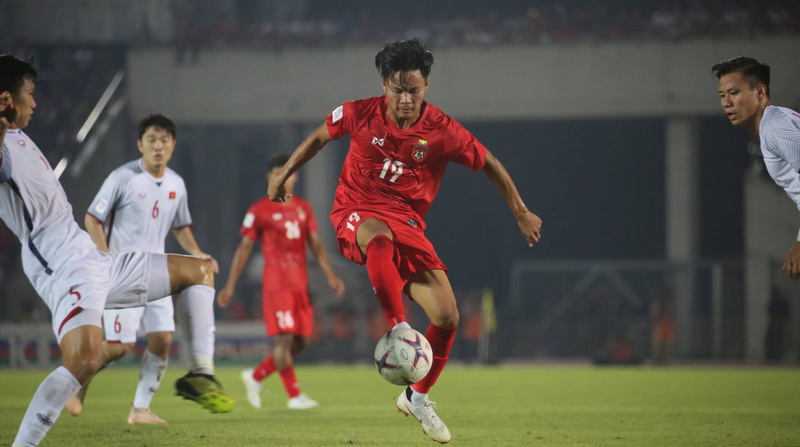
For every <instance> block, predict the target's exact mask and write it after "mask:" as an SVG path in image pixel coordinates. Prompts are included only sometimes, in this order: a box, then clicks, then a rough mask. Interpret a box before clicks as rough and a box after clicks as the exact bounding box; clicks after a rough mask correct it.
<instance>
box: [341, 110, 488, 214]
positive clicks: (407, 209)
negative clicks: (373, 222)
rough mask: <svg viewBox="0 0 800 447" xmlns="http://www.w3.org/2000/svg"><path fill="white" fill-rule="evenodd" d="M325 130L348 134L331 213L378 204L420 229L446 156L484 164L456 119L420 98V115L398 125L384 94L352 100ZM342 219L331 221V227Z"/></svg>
mask: <svg viewBox="0 0 800 447" xmlns="http://www.w3.org/2000/svg"><path fill="white" fill-rule="evenodd" d="M327 125H328V134H330V136H331V138H333V139H334V140H337V139H339V138H342V137H343V136H345V135H350V151H349V152H348V154H347V159H346V160H345V162H344V167H343V168H342V173H341V175H340V176H339V187H338V188H337V189H336V198H335V201H334V205H333V211H332V212H331V218H332V220H337V219H338V220H341V216H342V213H343V212H346V211H358V210H368V209H373V210H374V209H380V210H383V211H387V212H392V213H399V214H401V215H404V216H408V218H410V219H414V221H416V222H417V223H418V224H419V225H420V226H421V227H422V229H423V230H424V229H425V224H424V222H423V221H422V219H423V218H424V217H425V213H427V212H428V208H430V206H431V203H432V202H433V199H434V197H436V192H437V191H438V190H439V184H440V183H441V181H442V175H443V174H444V168H445V166H447V163H448V162H450V161H453V162H456V163H459V164H462V165H464V166H466V167H468V168H470V169H472V170H474V171H477V170H480V169H481V168H483V163H484V157H485V155H486V147H484V146H483V145H482V144H481V143H480V142H479V141H478V140H477V138H475V137H474V136H473V135H472V134H471V133H469V131H467V130H466V129H464V127H462V126H461V124H459V123H458V122H457V121H456V120H454V119H452V118H450V117H449V116H447V115H445V114H444V113H443V112H442V111H441V110H439V109H438V108H437V107H435V106H433V105H431V104H428V103H423V105H422V112H421V116H420V118H419V120H418V121H417V122H416V123H414V125H413V126H411V127H409V128H407V129H400V128H399V127H397V124H396V123H395V122H394V121H392V120H391V118H389V117H388V116H386V96H379V97H375V98H369V99H362V100H358V101H352V102H348V103H345V104H343V105H341V106H340V107H338V108H336V109H335V110H334V111H333V113H331V114H330V115H328V118H327ZM339 223H340V222H338V221H334V222H333V225H334V227H337V226H338V225H339Z"/></svg>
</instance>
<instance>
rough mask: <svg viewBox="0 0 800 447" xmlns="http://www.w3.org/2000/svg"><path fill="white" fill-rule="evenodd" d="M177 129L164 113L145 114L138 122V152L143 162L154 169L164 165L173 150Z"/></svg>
mask: <svg viewBox="0 0 800 447" xmlns="http://www.w3.org/2000/svg"><path fill="white" fill-rule="evenodd" d="M177 132H178V129H177V128H176V127H175V123H174V122H173V121H172V120H171V119H169V117H167V116H166V115H164V114H161V113H154V114H152V115H147V116H146V117H144V119H142V120H141V121H140V122H139V141H138V145H139V152H141V153H142V158H143V159H144V162H145V163H146V164H147V165H149V166H152V167H154V168H156V169H160V168H161V167H162V166H166V165H167V163H169V160H170V159H171V158H172V151H173V150H175V144H176V143H177V140H175V137H176V136H177Z"/></svg>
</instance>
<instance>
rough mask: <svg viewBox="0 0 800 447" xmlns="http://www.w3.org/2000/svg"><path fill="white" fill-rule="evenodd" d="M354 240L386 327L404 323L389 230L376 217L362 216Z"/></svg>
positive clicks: (394, 249) (398, 280)
mask: <svg viewBox="0 0 800 447" xmlns="http://www.w3.org/2000/svg"><path fill="white" fill-rule="evenodd" d="M356 242H357V243H358V247H359V249H361V252H362V253H363V254H364V255H365V256H366V258H367V262H366V265H367V275H368V276H369V281H370V283H372V288H373V289H374V290H375V295H376V296H377V297H378V301H379V302H380V304H381V308H382V309H383V312H384V315H385V316H386V321H388V322H389V327H394V326H395V325H397V324H401V323H405V321H406V316H405V311H404V309H403V281H402V279H401V278H400V273H399V272H398V270H397V265H398V256H399V254H398V252H397V248H396V247H395V244H394V236H393V234H392V230H391V229H389V227H388V226H387V225H386V224H385V223H383V222H381V221H380V220H378V219H375V218H373V217H370V218H367V219H365V220H364V221H363V222H361V223H360V224H359V225H358V228H357V230H356Z"/></svg>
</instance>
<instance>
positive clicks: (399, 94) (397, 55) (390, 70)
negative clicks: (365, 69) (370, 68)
mask: <svg viewBox="0 0 800 447" xmlns="http://www.w3.org/2000/svg"><path fill="white" fill-rule="evenodd" d="M432 65H433V54H431V52H430V51H428V47H426V46H425V45H423V44H421V43H420V42H419V41H418V40H417V39H411V40H401V41H399V42H392V43H389V44H386V46H385V47H383V49H382V50H381V51H380V52H379V53H378V54H377V55H376V56H375V67H376V68H377V69H378V72H380V74H381V85H383V91H384V92H386V99H387V102H388V108H389V110H391V111H394V113H395V114H397V117H398V118H401V119H409V118H413V117H415V116H417V115H418V114H419V111H420V108H421V107H422V102H423V101H424V100H425V92H426V91H427V90H428V85H429V84H430V80H429V79H428V76H429V75H430V74H431V66H432Z"/></svg>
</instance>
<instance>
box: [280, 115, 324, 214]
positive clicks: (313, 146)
mask: <svg viewBox="0 0 800 447" xmlns="http://www.w3.org/2000/svg"><path fill="white" fill-rule="evenodd" d="M331 140H333V138H331V136H330V134H329V133H328V125H327V123H322V125H321V126H319V127H318V128H317V129H316V130H314V131H313V132H311V135H309V136H308V137H307V138H306V139H305V140H303V142H302V143H300V146H297V149H295V150H294V153H292V156H291V157H289V161H287V162H286V165H284V166H283V169H282V170H281V171H280V172H279V173H278V175H276V176H275V177H273V179H272V181H271V182H269V189H268V193H269V199H270V200H272V201H273V202H281V203H282V202H284V201H286V199H288V198H289V197H287V196H286V189H285V188H284V187H283V184H284V183H286V179H288V178H289V177H291V176H292V174H294V173H295V172H297V170H298V169H300V167H301V166H303V165H304V164H306V163H308V162H309V161H310V160H311V159H312V158H314V156H316V155H317V154H318V153H319V151H321V150H322V148H324V147H325V145H326V144H328V143H330V142H331Z"/></svg>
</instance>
